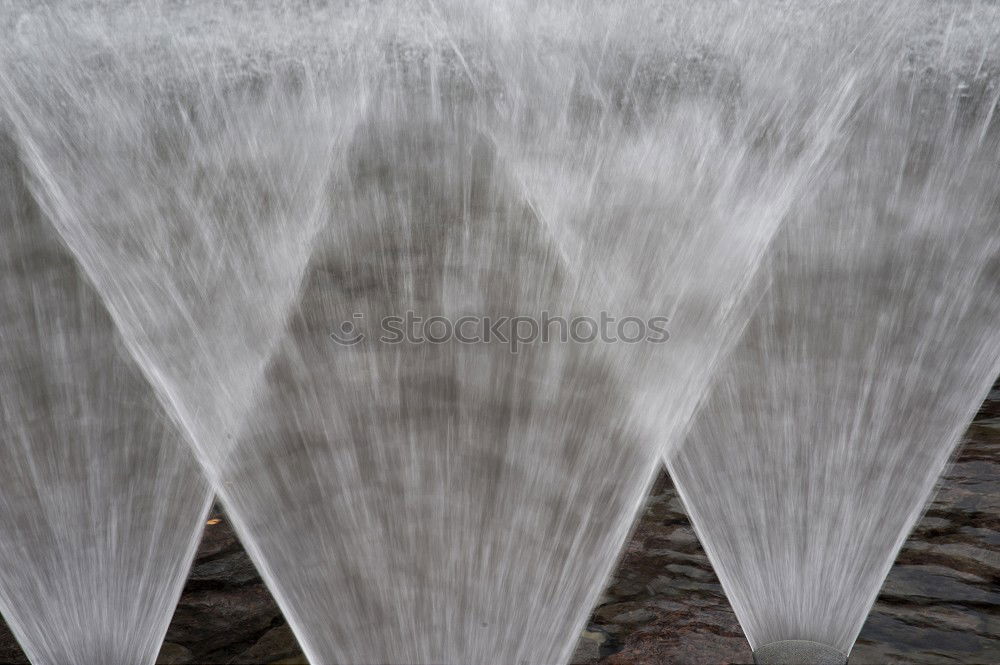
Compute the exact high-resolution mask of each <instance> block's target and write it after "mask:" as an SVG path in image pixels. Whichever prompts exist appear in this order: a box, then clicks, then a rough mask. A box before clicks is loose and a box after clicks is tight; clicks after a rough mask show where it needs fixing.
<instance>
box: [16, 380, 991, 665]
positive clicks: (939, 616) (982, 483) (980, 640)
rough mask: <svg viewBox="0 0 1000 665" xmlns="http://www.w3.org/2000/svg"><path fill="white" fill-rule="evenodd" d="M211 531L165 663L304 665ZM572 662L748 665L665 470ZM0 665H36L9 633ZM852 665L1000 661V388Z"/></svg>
mask: <svg viewBox="0 0 1000 665" xmlns="http://www.w3.org/2000/svg"><path fill="white" fill-rule="evenodd" d="M210 518H211V519H210V522H214V521H215V520H219V521H218V522H217V523H212V524H209V525H206V527H205V535H204V539H203V541H202V543H201V546H200V548H199V550H198V554H197V557H196V559H195V563H194V566H193V568H192V570H191V575H190V577H189V579H188V582H187V585H186V587H185V589H184V592H183V594H182V596H181V599H180V602H179V604H178V606H177V611H176V613H175V614H174V617H173V621H172V622H171V625H170V628H169V630H168V632H167V638H166V642H165V644H164V646H163V649H162V651H161V653H160V658H159V660H158V662H159V663H162V664H164V665H166V664H175V665H193V664H195V663H199V664H200V663H206V664H207V663H233V664H239V665H252V664H257V663H261V664H263V663H269V664H278V663H282V664H292V663H305V662H306V661H305V658H304V657H303V656H302V653H301V651H300V650H299V648H298V646H297V644H296V642H295V638H294V636H293V635H292V632H291V630H290V629H289V627H288V625H287V624H286V622H285V620H284V618H283V617H282V615H281V612H280V610H279V609H278V606H277V604H276V603H275V602H274V600H273V599H272V597H271V595H270V594H269V593H268V591H267V589H266V587H265V586H264V585H263V583H262V582H261V580H260V577H259V576H258V575H257V573H256V571H255V569H254V568H253V565H252V564H251V563H250V561H249V559H248V558H247V556H246V554H245V552H244V551H243V548H242V547H241V546H240V544H239V541H238V540H237V539H236V537H235V535H234V534H233V532H232V529H231V528H230V526H229V524H228V522H227V521H226V519H225V515H223V514H222V513H221V511H215V512H214V513H213V514H212V515H211V516H210ZM573 662H574V664H575V665H647V664H648V665H654V664H655V665H662V664H663V663H671V664H674V665H716V664H718V665H722V664H727V663H749V662H750V648H749V646H748V645H747V642H746V639H745V638H744V637H743V632H742V631H741V630H740V627H739V624H738V623H737V621H736V616H735V615H734V614H733V611H732V609H731V608H730V607H729V603H728V602H727V600H726V598H725V595H724V594H723V593H722V588H721V586H720V585H719V582H718V580H717V578H716V577H715V574H714V573H713V572H712V569H711V567H710V565H709V563H708V559H707V557H706V556H705V553H704V551H703V550H702V549H701V546H700V545H699V544H698V539H697V538H696V537H695V534H694V531H693V530H692V528H691V525H690V523H689V522H688V520H687V517H686V516H685V514H684V511H683V509H682V507H681V502H680V499H679V498H678V496H677V494H676V492H675V491H674V488H673V486H672V485H671V483H670V480H669V478H668V477H667V476H666V474H663V475H661V477H660V478H659V479H658V480H657V481H656V483H655V485H654V487H653V489H652V491H651V493H650V496H649V499H648V500H647V503H646V507H645V509H644V511H643V513H642V515H641V518H640V522H639V524H638V526H637V527H636V530H635V532H634V533H633V534H632V537H631V539H630V541H629V543H628V545H627V546H626V549H625V551H624V553H623V556H622V559H621V561H620V562H619V565H618V568H617V570H616V571H615V574H614V576H613V577H612V579H611V581H610V584H609V586H608V588H607V590H606V591H605V594H604V597H603V598H602V600H601V601H600V603H599V604H598V606H597V608H595V610H594V613H593V616H592V617H591V619H590V622H589V624H588V626H587V628H586V629H585V630H584V631H583V633H582V635H581V637H580V640H579V642H578V644H577V648H576V652H575V654H574V658H573ZM0 663H18V664H21V663H27V660H26V659H25V658H24V655H23V654H22V653H21V651H20V649H19V648H18V646H17V643H16V641H15V640H14V639H13V637H12V636H11V635H10V632H9V631H8V630H7V629H6V627H5V626H2V625H0ZM851 663H852V665H867V664H873V665H874V664H881V663H915V664H932V663H934V664H936V663H1000V385H998V386H997V388H995V389H994V391H993V392H992V393H991V395H990V398H989V399H988V400H987V401H986V402H985V403H984V404H983V408H982V409H981V410H980V412H979V414H978V416H977V417H976V421H975V422H974V423H973V424H972V426H971V427H970V428H969V430H968V432H967V433H966V435H965V440H964V443H963V445H962V448H961V450H960V454H959V455H958V457H957V458H956V460H955V462H954V463H953V464H952V466H951V467H950V468H949V469H948V471H947V472H946V474H945V476H944V479H943V482H942V484H941V487H940V490H939V491H938V493H937V495H936V497H935V500H934V502H933V503H932V504H931V506H930V508H929V509H928V511H927V513H926V515H925V516H924V518H923V519H922V520H921V521H920V523H919V524H918V526H917V528H916V529H915V530H914V532H913V534H911V536H910V538H909V540H908V541H907V543H906V545H905V546H904V547H903V550H902V551H901V552H900V554H899V557H898V559H897V560H896V564H895V565H894V566H893V569H892V571H891V572H890V574H889V577H888V578H887V579H886V582H885V585H884V586H883V588H882V592H881V594H880V596H879V599H878V601H877V603H876V604H875V607H874V609H873V610H872V613H871V615H870V616H869V618H868V621H867V623H866V624H865V627H864V629H863V630H862V632H861V636H860V638H859V639H858V642H857V645H856V646H855V649H854V651H853V653H852V654H851Z"/></svg>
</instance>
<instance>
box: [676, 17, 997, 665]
mask: <svg viewBox="0 0 1000 665" xmlns="http://www.w3.org/2000/svg"><path fill="white" fill-rule="evenodd" d="M995 9H996V8H987V9H984V10H983V11H982V12H981V13H980V14H978V15H975V16H974V17H972V18H967V19H965V20H957V19H953V21H952V23H951V24H950V27H949V28H948V31H947V32H945V34H944V35H943V36H942V40H941V41H942V42H943V43H944V45H945V49H944V50H943V51H942V50H940V49H938V50H936V51H935V52H932V53H928V52H927V50H926V45H925V44H923V43H918V44H917V45H916V47H915V48H916V52H911V53H910V55H909V57H908V58H906V59H903V61H902V62H897V63H893V66H891V67H888V68H886V69H885V70H883V71H882V72H880V73H878V75H873V76H871V77H870V78H869V83H867V84H866V85H868V86H869V87H870V92H869V93H867V94H866V98H867V99H868V100H869V103H868V104H867V105H866V106H865V107H864V108H861V109H859V111H858V113H856V114H854V115H853V116H852V118H851V121H850V123H849V125H848V131H847V132H845V146H844V149H843V150H842V152H841V157H840V159H839V161H838V162H837V164H836V167H835V168H834V169H832V170H831V172H830V173H829V175H828V177H827V178H826V180H825V182H823V183H822V184H821V185H820V186H819V187H818V188H817V189H816V191H815V192H813V193H812V194H811V195H810V196H809V197H807V198H805V199H804V200H802V201H801V202H800V204H799V205H796V206H795V207H794V208H793V210H792V212H791V214H790V222H789V223H788V224H787V225H786V226H785V227H784V229H783V231H782V232H781V233H780V234H779V236H778V237H777V239H776V241H775V244H774V246H773V247H772V249H771V254H770V257H769V260H768V261H767V262H766V264H765V265H767V266H768V268H767V270H766V271H765V273H764V274H763V275H762V276H761V277H760V279H761V286H762V287H764V286H766V287H767V289H768V291H767V295H766V296H765V298H764V300H763V302H762V303H761V305H760V307H759V308H758V310H757V312H756V313H755V315H754V317H753V318H752V319H751V322H750V324H749V327H748V329H747V331H746V333H745V335H744V337H743V339H742V341H741V342H740V344H739V346H738V347H737V348H736V350H735V351H734V352H733V354H732V356H731V357H730V359H729V361H728V362H727V364H726V365H725V366H724V368H723V369H722V370H721V372H720V375H719V376H718V378H717V380H716V381H715V383H714V386H713V388H712V391H711V393H710V395H709V397H708V399H707V400H706V402H705V405H704V407H703V409H702V410H701V413H700V415H699V417H698V419H697V420H696V422H695V425H694V426H693V428H692V432H691V435H690V439H689V440H688V441H687V442H686V443H685V445H684V446H683V448H682V449H681V450H680V451H679V452H678V453H677V455H676V456H675V457H674V458H673V459H672V460H671V461H670V462H669V468H670V472H671V475H672V476H673V478H674V481H675V483H676V484H677V486H678V489H679V491H680V492H681V494H682V496H683V499H684V502H685V504H686V506H687V507H688V509H689V512H690V514H691V517H692V520H693V522H694V524H695V527H696V529H697V531H698V534H699V536H700V538H701V540H702V543H703V544H704V546H705V548H706V550H707V552H708V554H709V557H710V558H711V560H712V563H713V565H714V567H715V569H716V571H717V572H718V574H719V577H720V579H721V581H722V584H723V586H724V588H725V589H726V593H727V595H728V596H729V598H730V600H731V602H732V604H733V607H734V609H735V610H736V613H737V616H738V617H739V619H740V622H741V624H742V625H743V627H744V629H745V630H746V632H747V636H748V637H749V640H750V643H751V645H752V646H753V648H754V649H755V650H756V657H757V659H758V662H761V663H767V662H791V661H790V660H788V658H791V657H792V656H791V655H790V654H797V656H795V657H794V658H793V659H794V660H796V662H829V660H824V659H825V658H826V659H828V658H830V657H832V658H833V659H834V660H836V658H837V657H838V656H837V654H838V653H839V657H840V658H841V660H844V659H846V654H847V653H849V651H850V649H851V647H852V645H853V643H854V640H855V639H856V636H857V634H858V632H859V631H860V630H861V626H862V624H863V622H864V620H865V617H866V615H867V613H868V611H869V609H870V607H871V605H872V603H873V602H874V600H875V597H876V594H877V593H878V589H879V586H880V585H881V583H882V581H883V579H884V578H885V575H886V574H887V572H888V570H889V567H890V566H891V564H892V561H893V559H894V557H895V555H896V553H897V551H898V550H899V548H900V546H901V545H902V543H903V541H904V540H905V538H906V536H907V534H908V532H909V531H910V529H911V528H912V526H913V525H914V523H915V522H916V521H917V519H918V518H919V517H920V515H921V512H922V510H923V508H924V506H925V503H926V501H927V500H928V497H929V495H930V493H931V492H932V490H933V487H934V483H935V481H936V479H937V478H938V476H939V474H940V473H941V471H942V469H943V467H944V465H945V463H946V462H947V460H948V458H949V455H950V454H951V452H952V451H953V449H954V447H955V446H956V444H957V443H958V441H959V439H960V436H961V434H962V432H963V431H964V429H965V427H966V426H967V424H968V422H969V421H970V420H971V418H972V416H973V414H974V413H975V409H976V408H977V407H978V405H979V404H980V403H981V401H982V399H983V397H984V395H985V394H986V392H987V390H988V389H989V387H990V385H991V384H992V382H993V381H994V380H995V378H996V376H997V374H998V372H1000V354H998V349H1000V326H998V323H1000V264H998V262H997V257H998V256H1000V253H998V250H1000V234H998V228H1000V227H998V224H997V220H998V215H1000V210H998V208H997V200H996V191H997V177H998V171H997V166H996V158H997V155H998V154H1000V153H998V136H1000V132H998V124H997V120H996V106H997V91H996V87H995V85H996V84H995V79H994V78H993V77H994V75H993V74H991V73H988V72H987V71H986V70H985V69H984V67H983V63H984V62H988V61H989V57H988V54H985V53H984V51H983V49H984V48H985V47H987V46H988V43H987V42H986V41H984V40H983V41H981V38H982V36H983V35H984V34H987V33H989V32H991V31H994V32H993V34H995V30H996V27H997V26H998V25H1000V23H997V12H996V11H995ZM921 18H925V17H921ZM901 34H902V35H903V36H904V37H906V38H907V39H908V40H909V43H910V44H913V43H914V41H913V39H912V38H913V37H914V36H920V35H921V34H926V32H925V33H909V32H906V31H902V32H901ZM932 34H934V33H932ZM928 41H929V40H928ZM939 43H940V42H939ZM993 43H995V42H993ZM966 47H969V48H966ZM895 53H897V54H899V53H901V50H897V51H895ZM966 55H971V57H972V60H971V62H972V65H971V67H968V66H966V64H965V63H966V61H965V60H964V58H965V56H966ZM816 643H818V646H817V644H816ZM808 649H811V651H809V653H810V654H811V655H810V656H809V658H808V659H807V658H804V657H802V656H803V654H805V653H806V652H807V651H808Z"/></svg>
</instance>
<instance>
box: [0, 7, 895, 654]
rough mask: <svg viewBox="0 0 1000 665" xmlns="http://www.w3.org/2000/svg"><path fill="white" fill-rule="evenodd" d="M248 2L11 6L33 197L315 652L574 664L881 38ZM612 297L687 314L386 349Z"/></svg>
mask: <svg viewBox="0 0 1000 665" xmlns="http://www.w3.org/2000/svg"><path fill="white" fill-rule="evenodd" d="M679 4H684V5H685V6H686V3H679ZM237 5H238V3H232V4H229V3H217V4H215V5H213V6H212V7H211V8H205V7H203V6H200V5H199V6H197V7H195V6H191V7H189V6H183V5H175V4H169V5H168V4H163V5H160V4H158V3H151V4H150V5H149V6H146V5H145V4H144V3H135V5H134V6H133V5H130V6H129V7H126V8H117V9H116V10H114V11H110V10H108V11H103V12H102V11H100V10H95V9H93V8H90V9H88V10H87V11H86V12H83V13H74V11H73V10H72V8H71V9H69V10H66V12H67V13H56V14H47V15H43V16H42V17H41V18H38V19H31V20H29V21H21V22H19V25H20V26H21V32H20V33H19V34H22V36H23V41H24V44H23V45H22V46H20V47H19V48H16V49H14V53H13V54H12V55H11V57H10V58H9V59H8V62H9V64H8V67H7V68H6V71H7V73H6V74H5V76H4V84H5V92H6V93H7V95H6V99H7V103H8V104H9V106H10V110H11V115H12V117H13V119H14V123H15V125H16V128H17V136H18V141H19V142H20V144H21V148H22V150H23V152H24V154H25V155H26V163H27V165H28V170H29V172H30V174H31V179H30V182H31V185H32V188H33V191H34V192H35V193H36V196H37V198H38V200H39V201H41V202H42V203H43V206H44V208H45V210H46V212H47V213H48V215H49V216H50V217H51V219H52V221H53V223H54V225H55V227H56V229H57V230H58V232H59V233H60V235H61V237H62V238H63V239H64V240H65V242H66V244H67V245H68V246H69V247H70V248H71V249H72V251H73V253H74V255H75V256H76V258H77V259H78V260H79V262H80V264H81V265H82V266H83V268H84V269H85V271H86V273H87V274H88V276H89V277H90V279H91V280H92V281H93V283H94V284H95V285H96V287H97V289H98V291H99V293H100V294H101V295H102V297H103V298H104V299H105V300H106V302H107V306H108V310H109V311H110V312H111V314H112V316H113V317H114V320H115V322H116V324H117V326H118V328H119V329H120V330H121V333H122V336H123V338H124V339H125V341H126V343H127V345H128V348H129V349H130V350H131V352H132V353H133V355H134V356H135V357H136V359H137V360H138V362H139V364H140V366H141V367H142V369H143V371H144V372H145V374H146V376H147V377H148V378H149V380H150V382H151V383H152V384H153V385H154V387H155V388H156V389H157V391H158V393H159V395H160V396H161V398H162V400H163V402H164V403H165V404H166V405H167V406H168V407H169V409H170V411H171V413H172V414H173V415H174V417H175V418H176V420H177V421H178V422H179V423H180V424H181V425H182V426H183V427H184V429H185V430H186V432H187V433H188V434H189V436H190V440H191V442H192V444H193V446H194V449H195V450H196V452H197V454H198V458H199V460H200V461H201V462H202V464H203V467H204V469H205V472H206V474H207V476H208V477H209V478H210V480H211V481H212V483H213V485H214V487H215V488H216V490H217V491H218V493H219V495H220V497H221V498H222V500H223V502H224V503H225V505H226V509H227V511H228V512H229V514H230V516H231V518H232V520H233V523H234V525H235V526H236V528H237V530H238V532H239V535H240V537H241V539H242V540H243V542H244V544H245V545H246V546H247V548H248V550H249V552H250V554H251V556H252V557H253V558H254V561H255V563H256V564H257V565H258V567H259V568H260V569H261V571H262V573H263V575H264V577H265V579H266V581H267V583H268V584H269V586H270V587H271V589H272V591H273V592H274V594H275V597H276V599H277V600H278V602H279V603H280V604H281V607H282V609H283V611H284V612H285V614H286V616H287V617H288V618H289V623H290V625H291V626H292V628H293V630H294V631H295V633H296V636H297V637H298V638H299V640H300V642H301V643H302V646H303V648H304V650H305V651H306V653H307V655H308V656H309V658H310V660H312V661H313V662H316V663H321V662H335V661H346V662H356V663H413V662H441V663H445V662H448V663H451V662H497V663H518V664H520V663H553V662H564V661H566V660H567V659H568V658H569V655H570V648H571V645H572V642H573V638H574V636H575V634H576V632H577V631H578V630H579V628H580V627H581V626H582V623H583V621H584V620H585V618H586V614H587V612H588V611H589V608H590V607H591V606H592V605H593V603H594V602H595V601H596V599H597V596H598V594H599V592H600V589H601V588H602V585H603V582H604V580H605V578H606V577H607V575H608V573H609V572H610V570H611V567H612V565H613V563H614V560H615V557H616V554H617V552H618V550H619V548H620V547H621V545H622V543H623V541H624V539H625V536H626V534H627V531H628V528H629V525H630V523H631V521H632V518H633V516H634V515H635V512H636V511H637V510H638V508H639V506H640V504H641V501H642V498H643V495H644V491H645V489H646V487H647V486H648V483H649V482H650V480H651V479H652V476H653V473H654V472H655V469H656V465H657V462H658V459H659V454H660V453H661V452H662V451H663V450H665V449H667V448H671V447H672V446H673V444H674V443H675V442H676V441H678V440H679V439H680V437H681V435H682V434H683V433H684V432H685V431H686V429H687V426H688V423H689V420H690V417H691V414H692V413H693V412H694V410H695V408H696V406H697V405H698V403H699V401H700V400H701V398H702V395H703V393H704V391H705V388H706V386H707V385H708V379H709V376H710V375H711V373H712V371H713V369H714V367H715V366H716V364H717V362H718V360H719V359H720V358H722V357H723V356H724V355H725V352H726V351H727V349H728V347H729V345H730V344H731V343H732V342H733V341H734V340H735V339H736V338H737V336H738V332H739V331H740V330H741V329H742V326H743V325H744V323H745V320H746V316H747V314H748V311H749V309H748V307H745V306H744V305H743V303H744V302H745V301H744V298H743V297H742V296H743V295H744V293H745V291H746V289H747V288H748V287H749V286H751V285H752V284H753V281H752V276H753V274H754V273H755V270H756V267H757V265H758V263H759V260H760V258H761V256H762V254H763V252H764V248H765V247H766V246H767V244H768V243H769V241H770V239H771V237H772V235H773V233H774V232H775V230H776V228H777V227H778V225H779V224H780V223H781V221H782V219H783V218H784V217H785V216H786V214H787V212H788V210H790V209H791V208H792V207H793V206H795V205H799V202H800V200H801V198H802V197H803V196H804V195H805V194H806V193H808V192H809V191H810V188H811V187H812V186H813V183H815V182H816V181H817V180H818V179H820V178H822V177H823V176H824V174H825V173H826V172H827V170H828V169H829V167H830V165H831V164H833V163H835V158H836V155H837V154H838V152H839V150H840V147H841V146H840V144H839V138H840V131H841V130H840V128H841V126H842V125H843V123H844V122H845V120H846V119H847V118H848V117H849V116H850V114H851V113H852V111H853V110H854V108H855V107H856V105H857V103H858V101H859V95H860V94H861V92H862V89H859V88H858V87H857V86H856V85H854V81H855V80H856V77H855V75H854V73H853V72H854V69H855V67H856V65H857V62H856V61H857V60H861V61H864V57H865V54H866V53H867V51H866V50H865V49H866V47H867V48H868V49H869V50H870V49H872V48H874V47H875V46H877V43H878V42H877V40H875V41H872V40H869V39H867V37H868V35H867V34H866V33H864V32H858V33H856V34H854V38H855V40H854V41H852V42H851V43H852V44H853V45H854V47H855V48H854V49H853V50H851V49H845V50H847V51H849V52H850V53H851V54H852V57H838V58H834V59H829V60H820V59H819V58H818V57H817V56H816V55H815V51H814V49H815V47H816V44H817V43H818V44H820V45H826V46H829V45H830V44H831V43H834V42H836V43H838V44H839V41H838V40H840V39H841V38H842V37H843V35H842V34H841V32H839V31H838V30H837V29H836V26H837V25H838V24H837V22H836V21H832V22H831V21H829V20H828V19H829V18H830V15H828V14H826V13H825V12H824V11H821V10H817V11H815V12H814V13H813V14H811V15H809V17H811V18H808V17H807V18H808V20H806V21H805V23H796V22H793V21H788V20H779V19H781V18H782V16H781V12H780V11H777V10H774V9H773V8H772V10H771V11H770V12H763V13H762V12H760V11H759V8H757V7H749V8H748V7H747V6H744V5H739V4H733V3H725V5H722V4H720V5H719V6H715V5H712V6H705V7H702V6H700V5H699V7H698V8H697V9H691V8H687V9H684V10H683V11H682V9H683V7H680V6H679V5H678V6H674V5H671V4H670V3H668V5H664V4H663V3H659V2H616V3H603V2H585V3H580V4H577V5H573V6H567V5H566V4H565V3H559V2H511V3H487V2H471V3H468V2H464V3H459V2H423V3H405V2H404V3H399V4H398V5H393V6H391V7H385V6H383V5H382V3H373V4H372V5H371V6H370V7H363V8H362V9H360V10H350V9H347V8H343V7H340V6H331V7H326V8H324V9H322V10H311V9H309V8H308V7H307V6H306V4H305V3H296V2H291V3H286V4H279V5H276V8H266V7H264V8H245V7H242V6H239V7H238V6H237ZM70 6H71V7H72V3H70ZM154 6H155V7H156V11H150V7H154ZM810 6H813V5H810ZM816 6H818V4H817V5H816ZM352 11H354V13H353V14H352ZM833 17H834V18H836V17H837V15H836V14H834V15H833ZM831 25H833V26H834V27H830V26H831ZM220 28H221V29H220ZM53 35H55V37H53ZM290 35H294V39H291V38H290V37H289V36H290ZM769 40H770V41H769ZM774 40H786V41H787V43H788V47H787V48H786V49H784V50H782V51H779V52H774V51H773V50H770V49H767V48H761V47H760V46H759V45H760V44H762V43H763V44H767V43H771V42H772V41H774ZM821 53H825V52H822V51H821ZM855 56H856V57H855ZM802 63H806V65H807V66H803V65H802ZM803 90H808V91H809V94H803ZM749 301H750V302H751V303H752V302H753V301H754V299H753V298H750V299H749ZM600 309H609V310H614V311H612V314H615V315H616V316H618V317H625V316H634V317H637V318H640V319H643V320H649V319H650V318H651V317H652V316H665V317H669V318H670V320H671V324H670V328H671V330H670V332H671V338H670V340H669V341H668V342H667V343H666V344H662V345H649V344H639V345H628V344H622V343H619V344H616V345H601V343H599V342H593V343H586V342H576V343H565V344H563V343H555V344H551V343H550V344H547V345H544V344H542V345H537V344H536V345H531V346H530V347H529V348H525V349H522V350H521V352H520V353H517V354H512V353H511V351H510V349H509V347H508V346H507V345H503V344H498V343H492V344H491V343H481V344H473V345H468V344H464V343H461V342H460V341H456V340H454V339H452V340H448V341H445V342H443V343H441V344H434V343H424V344H409V345H406V344H404V345H391V344H383V343H381V342H379V341H378V340H377V336H378V334H379V331H378V327H379V322H380V321H381V320H382V319H383V318H384V317H386V316H402V315H403V314H405V312H406V311H408V310H412V311H414V312H416V313H418V314H420V315H423V316H428V315H441V316H444V317H447V318H449V319H451V320H454V319H456V318H457V317H460V316H463V315H473V316H476V317H480V318H483V317H486V316H512V315H515V316H516V315H520V316H538V315H540V314H541V313H542V312H544V311H549V310H551V311H553V312H555V313H558V314H565V315H567V316H568V315H572V314H575V313H582V314H587V315H591V316H594V315H596V312H597V310H600ZM355 315H358V316H357V317H356V316H355ZM595 318H596V316H595ZM358 320H360V321H363V322H364V323H365V325H366V326H369V327H364V328H361V331H362V332H364V333H365V334H367V338H366V340H365V342H364V343H362V344H359V345H357V346H342V345H337V344H336V343H334V342H333V341H332V340H331V339H330V333H331V332H333V331H335V330H337V329H338V328H340V327H341V326H342V325H343V324H345V323H349V322H355V321H358ZM636 396H637V397H636ZM373 626H377V627H380V628H379V629H378V630H377V631H374V630H373V629H372V627H373Z"/></svg>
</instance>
